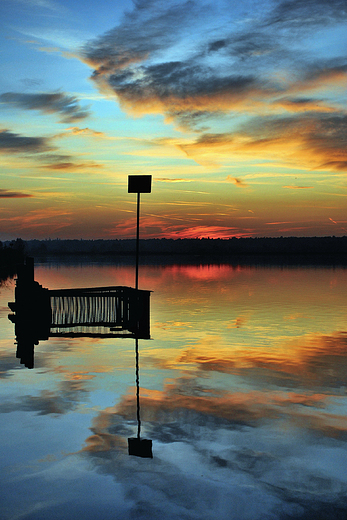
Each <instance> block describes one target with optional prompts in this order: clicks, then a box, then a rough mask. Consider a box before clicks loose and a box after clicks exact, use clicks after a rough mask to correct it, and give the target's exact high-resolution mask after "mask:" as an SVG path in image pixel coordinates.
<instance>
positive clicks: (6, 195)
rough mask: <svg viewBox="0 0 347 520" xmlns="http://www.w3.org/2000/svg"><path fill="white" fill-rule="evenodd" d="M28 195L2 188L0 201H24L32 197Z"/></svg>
mask: <svg viewBox="0 0 347 520" xmlns="http://www.w3.org/2000/svg"><path fill="white" fill-rule="evenodd" d="M32 196H33V195H29V194H28V193H22V192H20V191H10V190H4V189H1V188H0V199H23V198H26V197H32Z"/></svg>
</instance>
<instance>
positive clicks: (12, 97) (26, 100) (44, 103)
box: [0, 92, 89, 123]
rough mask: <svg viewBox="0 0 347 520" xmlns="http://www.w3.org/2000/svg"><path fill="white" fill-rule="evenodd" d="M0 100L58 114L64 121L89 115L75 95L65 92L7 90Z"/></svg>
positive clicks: (7, 103) (28, 108)
mask: <svg viewBox="0 0 347 520" xmlns="http://www.w3.org/2000/svg"><path fill="white" fill-rule="evenodd" d="M0 102H2V103H4V104H6V105H8V106H11V107H14V108H21V109H24V110H38V111H40V112H42V113H45V114H58V116H59V118H60V121H61V122H62V123H73V122H76V121H79V120H81V119H85V118H86V117H88V116H89V110H88V109H87V108H85V107H81V106H80V104H79V101H78V99H77V98H76V97H75V96H68V95H67V94H64V93H63V92H54V93H47V92H43V93H40V94H25V93H17V92H6V93H4V94H1V95H0Z"/></svg>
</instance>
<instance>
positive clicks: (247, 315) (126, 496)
mask: <svg viewBox="0 0 347 520" xmlns="http://www.w3.org/2000/svg"><path fill="white" fill-rule="evenodd" d="M36 279H37V281H39V283H41V284H42V285H43V286H44V287H49V288H52V289H53V288H67V287H83V286H104V285H133V281H134V280H133V279H134V273H133V269H132V268H128V267H115V266H106V265H105V266H98V265H92V266H75V267H68V266H51V267H49V266H38V267H37V268H36ZM140 286H141V288H144V289H150V290H153V293H152V296H151V336H152V338H153V339H152V340H149V341H140V363H141V372H140V383H141V418H142V427H143V429H142V434H143V436H144V437H148V438H151V439H152V440H153V452H154V458H153V460H148V459H138V458H136V457H129V456H128V455H127V438H128V437H130V436H133V435H134V434H135V433H136V422H135V420H136V401H135V389H134V341H133V340H131V339H116V340H115V339H103V338H99V339H88V338H83V339H82V338H80V339H62V338H54V339H53V338H52V339H50V340H48V341H42V342H40V344H39V345H38V346H36V347H35V369H34V370H27V369H23V368H21V367H20V365H19V360H17V359H16V358H15V346H14V344H13V341H14V340H13V325H12V324H11V323H10V322H9V321H8V320H7V314H8V313H9V310H8V309H7V302H8V301H11V300H13V284H11V283H9V284H8V285H7V286H5V287H3V288H1V292H0V298H1V301H0V317H1V332H0V348H1V352H0V355H1V357H0V384H1V401H0V412H1V418H2V421H1V423H2V428H1V444H2V447H3V449H2V450H1V467H2V468H3V469H2V473H1V481H2V482H1V484H2V485H1V487H2V492H1V493H2V495H3V500H2V505H1V506H0V517H1V518H4V519H17V518H18V519H19V518H24V519H41V518H42V519H46V518H53V519H58V518H59V519H60V518H64V519H73V518H83V519H89V518H90V519H91V518H93V519H94V518H95V517H98V518H105V519H109V518H110V519H111V518H117V519H118V518H120V519H123V518H124V519H128V518H129V519H132V518H146V519H147V518H148V519H152V518H153V519H156V518H163V517H164V518H170V519H171V518H173V519H176V518H177V519H195V518H202V519H212V518H219V517H220V518H228V519H235V520H236V519H237V520H244V519H250V520H258V519H262V520H263V519H274V520H277V519H279V520H284V519H300V520H303V519H308V518H309V519H311V518H312V519H316V518H319V519H330V518H334V519H336V518H337V519H339V518H341V519H342V518H343V519H344V518H346V513H347V502H346V498H345V497H346V491H347V476H346V471H345V468H346V466H347V450H346V439H347V407H346V380H347V370H346V369H347V348H346V347H347V326H346V324H347V316H346V288H347V271H346V270H344V269H318V268H312V269H308V268H306V269H304V268H291V269H280V268H250V267H247V268H240V267H239V268H233V267H230V266H226V265H221V266H200V267H194V266H167V267H165V268H163V267H157V266H149V267H142V268H141V272H140ZM319 515H320V516H319Z"/></svg>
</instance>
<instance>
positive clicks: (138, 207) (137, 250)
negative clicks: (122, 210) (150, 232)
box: [135, 193, 140, 290]
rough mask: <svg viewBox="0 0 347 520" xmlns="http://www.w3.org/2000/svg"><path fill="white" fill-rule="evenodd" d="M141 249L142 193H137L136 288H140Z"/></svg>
mask: <svg viewBox="0 0 347 520" xmlns="http://www.w3.org/2000/svg"><path fill="white" fill-rule="evenodd" d="M139 249H140V193H138V194H137V227H136V275H135V288H136V290H137V289H138V288H139Z"/></svg>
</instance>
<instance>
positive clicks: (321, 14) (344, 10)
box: [269, 0, 347, 27]
mask: <svg viewBox="0 0 347 520" xmlns="http://www.w3.org/2000/svg"><path fill="white" fill-rule="evenodd" d="M346 18H347V4H346V1H345V0H306V1H305V2H302V1H301V0H288V1H285V2H280V3H279V4H278V5H277V6H275V8H274V9H273V11H272V13H271V15H270V17H269V24H281V25H286V26H294V27H302V26H306V27H307V26H312V25H323V26H324V25H328V24H329V23H331V22H335V23H336V22H339V23H342V22H343V20H345V19H346Z"/></svg>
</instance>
